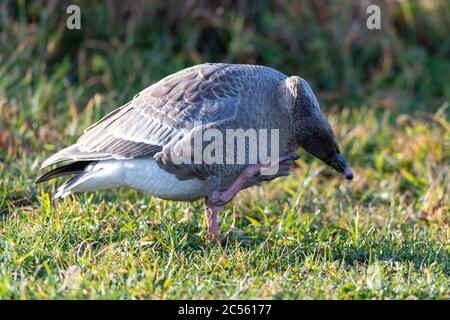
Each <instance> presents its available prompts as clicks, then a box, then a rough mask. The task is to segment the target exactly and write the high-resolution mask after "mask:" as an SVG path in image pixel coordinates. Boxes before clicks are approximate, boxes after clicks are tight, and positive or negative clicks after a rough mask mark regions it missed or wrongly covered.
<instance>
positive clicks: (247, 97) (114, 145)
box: [36, 63, 353, 238]
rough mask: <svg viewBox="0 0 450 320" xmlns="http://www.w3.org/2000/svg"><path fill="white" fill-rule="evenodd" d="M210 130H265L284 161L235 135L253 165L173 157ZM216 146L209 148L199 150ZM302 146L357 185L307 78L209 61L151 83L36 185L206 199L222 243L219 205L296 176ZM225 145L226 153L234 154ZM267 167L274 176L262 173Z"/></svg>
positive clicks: (60, 157) (211, 226) (61, 155)
mask: <svg viewBox="0 0 450 320" xmlns="http://www.w3.org/2000/svg"><path fill="white" fill-rule="evenodd" d="M209 129H210V130H214V132H215V133H223V134H224V136H226V134H225V132H226V131H227V130H232V129H235V130H241V133H242V132H248V131H245V130H249V129H252V130H253V129H254V130H255V132H256V131H258V130H260V131H261V130H265V132H267V133H268V134H267V140H270V138H271V137H272V136H274V137H275V135H274V133H272V132H276V137H277V138H278V139H275V140H270V141H275V142H276V143H277V150H278V153H277V155H276V158H275V159H276V160H274V158H271V161H270V162H267V161H265V162H263V159H261V156H260V153H259V152H256V154H254V153H255V152H254V151H252V150H254V149H252V148H251V146H250V145H249V144H250V142H248V143H247V142H245V141H246V140H244V144H245V145H242V140H241V142H239V141H238V140H237V139H234V138H233V141H232V144H234V146H235V147H236V148H237V147H239V145H236V144H238V143H240V144H241V145H240V146H241V147H242V148H243V150H244V152H243V153H244V156H245V161H244V162H242V161H241V162H239V161H236V160H237V155H236V154H234V155H233V156H232V157H231V160H233V161H220V159H219V161H215V162H214V161H213V162H211V161H208V162H207V161H200V162H199V161H186V158H183V159H184V161H178V160H177V161H175V160H174V159H175V158H174V156H176V157H178V158H176V159H179V158H181V154H183V155H184V154H185V153H183V152H185V151H186V150H188V151H189V152H190V153H189V152H188V155H189V157H188V158H189V159H188V160H192V158H193V154H194V153H195V150H196V149H195V148H196V147H195V146H194V145H195V143H196V142H195V138H196V137H199V135H197V134H199V133H200V134H203V133H205V132H207V131H208V130H209ZM273 130H275V131H273ZM200 136H201V135H200ZM212 141H215V140H213V139H210V141H201V144H200V150H203V151H205V148H208V142H209V143H212ZM224 144H226V143H224ZM197 146H198V145H197ZM299 146H300V147H302V148H303V149H304V150H305V151H307V152H308V153H310V154H312V155H313V156H315V157H317V158H319V159H321V160H322V161H324V162H325V163H326V164H328V165H329V166H331V167H332V168H334V169H335V170H336V171H338V172H341V173H342V174H343V175H344V176H345V178H347V179H352V178H353V173H352V171H351V169H350V167H349V166H348V165H347V163H346V161H345V159H344V157H343V156H342V154H341V153H340V151H339V146H338V144H337V142H336V139H335V137H334V134H333V131H332V129H331V127H330V125H329V124H328V122H327V120H326V119H325V117H324V116H323V115H322V114H321V112H320V109H319V104H318V101H317V99H316V97H315V95H314V93H313V92H312V90H311V88H310V86H309V85H308V83H307V82H306V81H305V80H304V79H302V78H300V77H296V76H293V77H287V76H286V75H284V74H283V73H281V72H279V71H277V70H275V69H272V68H269V67H264V66H255V65H237V64H236V65H235V64H218V63H217V64H216V63H206V64H201V65H197V66H194V67H190V68H187V69H184V70H181V71H179V72H177V73H175V74H172V75H170V76H168V77H166V78H164V79H162V80H161V81H159V82H157V83H155V84H153V85H151V86H150V87H148V88H146V89H144V90H143V91H142V92H140V93H139V94H138V95H136V96H135V97H134V98H133V99H132V100H131V101H130V102H128V103H127V104H125V105H124V106H122V107H120V108H118V109H116V110H114V111H113V112H111V113H109V114H108V115H106V116H105V117H104V118H103V119H101V120H100V121H99V122H97V123H96V124H94V125H92V126H91V127H89V128H87V129H86V130H85V131H84V133H83V135H82V136H81V137H80V138H79V140H78V141H77V143H75V144H74V145H72V146H69V147H67V148H65V149H62V150H61V151H59V152H57V153H56V154H54V155H53V156H51V157H50V158H48V159H47V160H46V161H44V163H43V164H42V168H45V167H49V166H53V165H59V166H56V168H54V169H52V170H50V171H48V172H47V173H45V174H43V175H42V176H40V177H39V178H38V180H37V181H36V182H37V183H40V182H44V181H47V180H50V179H53V178H57V177H60V176H64V175H74V176H73V177H71V178H70V179H69V180H68V181H67V182H66V183H64V184H63V185H61V186H60V187H59V189H58V191H57V193H56V195H55V198H57V197H64V196H67V195H68V194H70V192H84V191H95V190H101V189H108V188H118V187H122V186H129V187H131V188H135V189H138V190H141V191H143V192H145V193H148V194H150V195H153V196H155V197H159V198H162V199H170V200H183V201H192V200H196V199H200V198H205V216H206V222H207V226H208V231H209V233H211V234H213V235H214V236H215V237H216V238H219V234H220V232H219V227H218V224H217V214H218V211H219V208H220V207H221V206H223V205H224V204H226V203H227V202H229V201H230V200H231V199H232V198H233V197H234V196H235V195H236V194H237V193H238V192H239V191H240V190H242V189H244V188H247V187H250V186H253V185H259V184H260V183H261V181H268V180H272V179H274V178H277V177H280V176H286V175H288V174H289V168H290V166H291V165H292V163H293V161H295V160H296V159H298V156H297V155H295V154H293V152H294V151H295V150H296V149H298V147H299ZM223 148H224V149H223V154H225V153H226V151H228V149H226V148H225V147H223ZM269 149H270V148H269ZM193 150H194V151H193ZM218 150H219V149H217V148H216V150H215V152H218ZM230 150H232V149H230ZM252 152H253V153H252ZM250 155H253V160H255V159H256V161H254V162H251V161H250V158H251V157H250ZM226 156H227V155H224V157H226ZM216 160H217V158H216ZM268 168H272V169H273V168H275V172H269V171H267V172H268V173H267V174H263V173H264V170H267V169H268ZM269 173H270V174H269Z"/></svg>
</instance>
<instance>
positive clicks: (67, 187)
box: [53, 171, 95, 199]
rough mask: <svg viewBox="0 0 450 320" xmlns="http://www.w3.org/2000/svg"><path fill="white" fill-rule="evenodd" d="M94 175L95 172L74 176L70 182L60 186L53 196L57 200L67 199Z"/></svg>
mask: <svg viewBox="0 0 450 320" xmlns="http://www.w3.org/2000/svg"><path fill="white" fill-rule="evenodd" d="M92 175H95V172H85V171H83V172H80V173H78V174H77V175H76V176H73V177H72V178H70V179H69V180H67V181H66V182H65V183H64V184H62V185H61V186H59V188H58V191H57V192H56V193H55V195H54V196H53V197H54V198H55V199H57V198H65V197H67V196H68V195H69V194H70V192H71V191H72V190H73V189H74V188H75V187H77V186H79V185H80V184H82V183H83V182H84V181H87V180H88V179H89V178H90V177H91V176H92Z"/></svg>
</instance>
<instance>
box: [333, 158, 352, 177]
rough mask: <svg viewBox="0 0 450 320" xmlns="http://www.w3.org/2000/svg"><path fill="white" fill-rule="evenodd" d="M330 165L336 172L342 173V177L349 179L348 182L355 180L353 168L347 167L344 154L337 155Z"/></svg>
mask: <svg viewBox="0 0 450 320" xmlns="http://www.w3.org/2000/svg"><path fill="white" fill-rule="evenodd" d="M328 165H329V166H330V167H332V168H333V169H334V170H336V171H337V172H340V173H342V175H343V176H344V177H345V179H347V180H352V179H353V172H352V168H350V167H349V166H348V165H347V161H345V158H344V157H343V156H342V154H340V153H338V154H336V157H335V158H334V160H333V161H331V162H330V163H328Z"/></svg>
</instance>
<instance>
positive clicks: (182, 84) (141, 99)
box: [42, 64, 245, 168]
mask: <svg viewBox="0 0 450 320" xmlns="http://www.w3.org/2000/svg"><path fill="white" fill-rule="evenodd" d="M244 69H245V68H237V67H236V66H235V65H227V64H202V65H198V66H194V67H191V68H187V69H184V70H181V71H179V72H177V73H175V74H172V75H170V76H168V77H166V78H164V79H162V80H161V81H159V82H157V83H155V84H154V85H152V86H150V87H148V88H146V89H144V90H143V91H142V92H140V93H139V94H137V95H136V96H135V97H134V98H133V99H132V100H131V101H130V102H128V103H127V104H125V105H124V106H122V107H120V108H118V109H116V110H114V111H113V112H111V113H109V114H108V115H106V116H105V117H104V118H103V119H101V120H100V121H98V122H97V123H95V124H94V125H92V126H91V127H89V128H87V129H86V130H85V131H84V133H83V135H82V136H81V137H80V138H79V140H78V141H77V143H76V144H74V145H72V146H70V147H68V148H65V149H63V150H61V151H59V152H58V153H56V154H55V155H53V156H51V157H50V158H48V159H47V160H46V161H45V162H44V163H43V164H42V167H43V168H44V167H47V166H50V165H53V164H56V163H60V162H69V163H73V162H78V161H97V160H108V159H130V158H137V157H141V156H152V155H154V154H156V153H157V152H159V151H161V150H162V148H164V146H165V145H167V144H168V143H170V141H171V140H172V139H174V138H175V137H176V138H177V139H180V138H182V137H183V136H184V135H185V134H187V133H188V132H189V131H190V130H191V129H192V128H193V127H194V125H195V122H196V121H201V122H202V124H206V123H212V122H216V121H219V120H223V119H227V118H230V117H233V115H234V114H235V109H236V105H237V104H238V102H239V94H240V91H241V89H242V87H243V83H244V81H245V70H244Z"/></svg>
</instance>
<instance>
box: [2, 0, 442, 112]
mask: <svg viewBox="0 0 450 320" xmlns="http://www.w3.org/2000/svg"><path fill="white" fill-rule="evenodd" d="M70 4H77V5H79V6H80V8H81V19H82V21H81V26H82V29H81V30H68V29H66V26H65V22H66V18H67V17H68V14H66V8H67V7H68V5H70ZM369 4H378V5H379V6H380V8H381V13H382V14H381V15H382V21H381V30H369V29H367V27H366V19H367V17H368V14H367V13H366V8H367V6H368V5H369ZM0 12H1V15H0V22H1V33H0V65H1V66H0V79H1V81H2V82H7V85H6V88H4V90H5V91H6V95H7V96H13V95H14V90H16V91H17V87H16V85H21V86H26V87H29V88H30V90H33V89H32V88H34V89H38V88H39V87H40V85H41V84H40V83H36V82H38V81H39V80H37V78H38V77H37V76H40V75H42V74H46V75H47V77H48V78H54V79H55V80H58V81H59V82H60V83H59V84H58V85H59V88H60V90H61V91H64V90H68V92H67V94H69V95H73V99H75V100H76V101H77V102H79V103H77V105H79V104H80V103H81V104H82V105H83V106H84V105H85V103H86V100H87V99H89V98H90V97H91V96H93V95H94V94H95V93H98V92H100V93H105V94H107V95H108V97H109V101H108V104H112V105H110V106H109V107H108V108H107V109H112V108H114V107H116V106H118V105H120V104H121V103H124V102H126V101H127V100H128V99H130V98H131V97H132V96H133V95H134V94H135V93H136V92H138V91H140V90H141V89H143V88H145V87H146V86H148V85H150V84H151V83H153V82H155V81H157V80H159V79H160V78H162V77H164V76H165V75H168V74H170V73H172V72H174V71H177V70H179V69H182V68H185V67H188V66H191V65H195V64H198V63H203V62H229V63H251V64H262V65H267V66H271V67H273V68H276V69H279V70H280V71H282V72H284V73H286V74H287V75H300V76H302V77H304V78H305V79H307V80H308V81H309V82H310V83H311V85H312V87H313V88H314V89H315V90H316V91H317V93H318V96H319V100H320V101H321V103H322V105H324V106H333V105H337V106H342V105H350V106H353V105H361V104H370V105H372V106H381V107H384V108H391V109H394V110H398V111H401V112H410V111H411V110H422V111H435V110H436V109H438V108H439V107H440V106H441V105H442V104H443V103H444V102H445V101H447V100H449V98H450V76H449V75H450V37H449V30H450V19H449V17H450V1H446V0H442V1H432V0H422V1H351V0H346V1H324V0H314V1H313V0H310V1H287V0H278V1H267V0H263V1H172V0H163V1H161V0H154V1H144V0H136V1H5V0H2V1H1V7H0ZM6 75H7V76H8V77H9V78H8V80H5V76H6ZM46 80H49V79H46ZM44 81H45V80H44ZM73 87H77V89H71V90H69V89H70V88H73ZM61 91H59V92H58V90H54V92H55V94H58V95H59V94H60V92H61ZM16 98H17V99H21V98H20V97H16ZM40 99H43V101H42V103H37V106H36V108H42V109H46V110H54V109H55V108H56V110H67V105H61V101H60V99H59V101H58V99H56V98H55V97H52V96H49V97H46V96H45V94H42V96H41V97H40ZM38 102H41V101H38Z"/></svg>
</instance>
